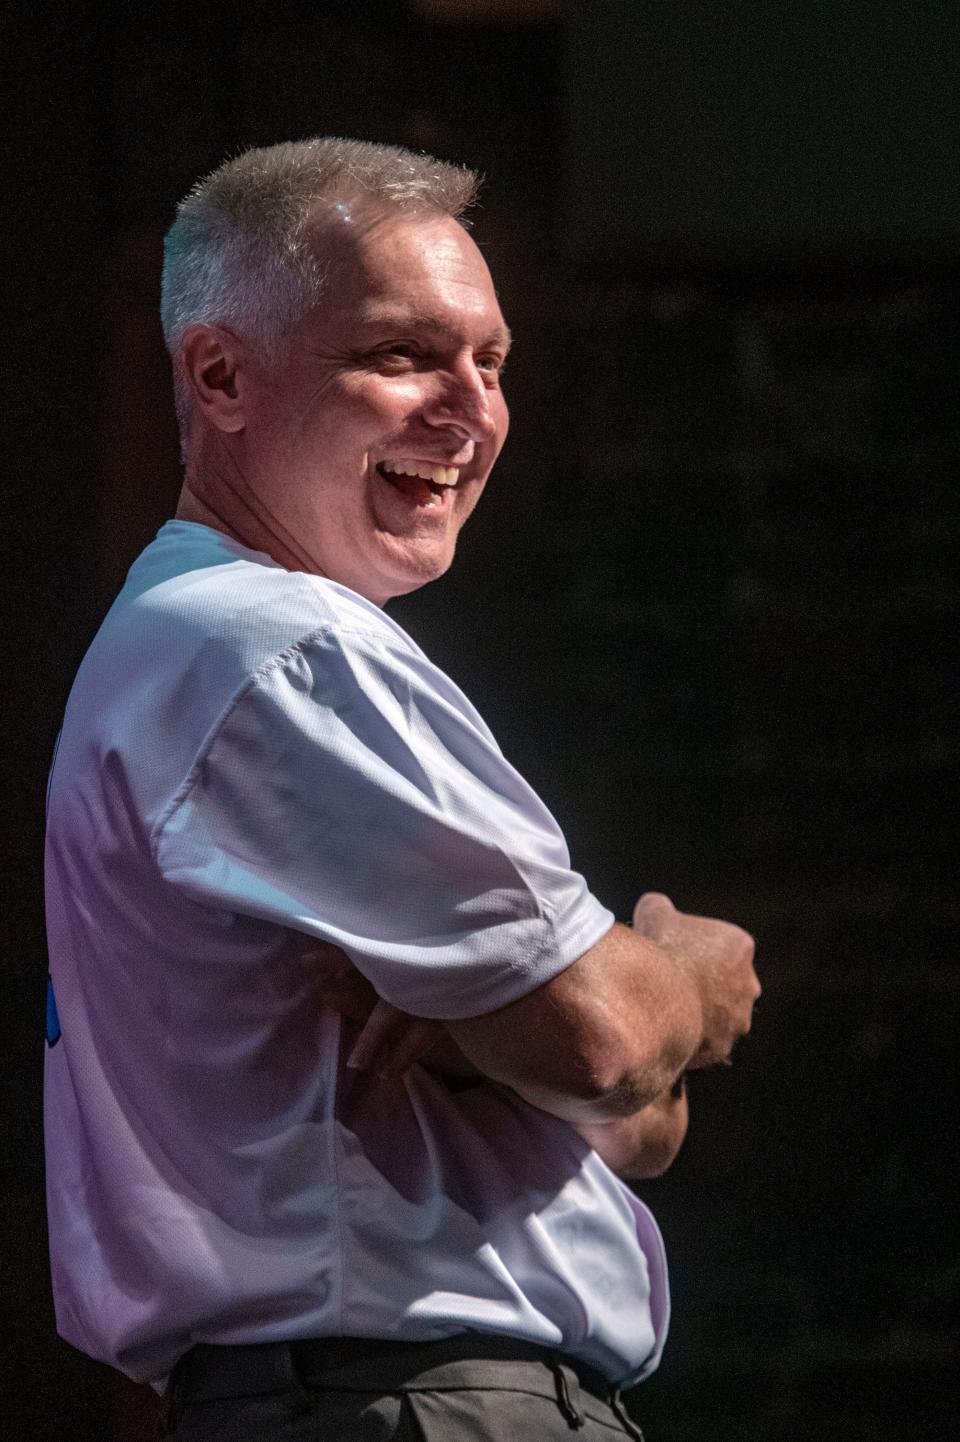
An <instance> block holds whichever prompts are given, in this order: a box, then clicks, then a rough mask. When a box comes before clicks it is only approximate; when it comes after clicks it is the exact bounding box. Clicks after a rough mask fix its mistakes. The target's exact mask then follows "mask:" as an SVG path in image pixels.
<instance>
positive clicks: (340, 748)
mask: <svg viewBox="0 0 960 1442" xmlns="http://www.w3.org/2000/svg"><path fill="white" fill-rule="evenodd" d="M154 844H155V853H156V858H157V862H158V864H159V866H160V869H161V872H162V874H163V876H164V878H165V879H166V880H167V881H168V882H169V883H171V884H172V885H174V886H176V887H178V888H180V889H181V890H182V891H183V892H185V893H186V894H187V895H188V896H189V897H190V898H191V899H192V900H193V901H195V902H197V903H199V904H201V905H204V906H211V907H217V908H220V909H227V910H229V911H233V912H236V913H240V914H244V915H248V916H254V917H258V918H260V919H264V920H268V921H273V922H276V923H277V924H279V925H282V926H285V927H291V928H295V929H297V930H300V931H302V932H305V933H306V934H308V935H312V936H316V937H318V938H321V939H323V940H325V941H330V942H333V943H335V944H336V945H338V946H340V947H342V948H343V949H344V950H345V951H346V952H347V954H348V955H349V956H350V958H351V959H352V961H353V962H354V964H355V965H356V966H357V967H358V969H359V970H360V971H362V972H363V973H364V975H365V976H367V977H368V979H369V980H370V981H371V982H372V983H373V985H374V986H375V988H376V990H377V991H378V992H379V994H380V995H381V996H383V997H384V998H385V999H386V1000H388V1001H390V1002H392V1003H393V1004H394V1005H396V1006H399V1007H402V1008H403V1009H404V1010H405V1011H409V1012H411V1013H413V1014H414V1015H418V1016H424V1017H438V1018H442V1019H446V1020H454V1019H458V1018H462V1017H468V1016H478V1015H482V1014H483V1013H485V1012H488V1011H492V1010H494V1009H495V1008H497V1007H500V1006H504V1005H506V1004H507V1003H508V1002H510V1001H513V1000H516V999H518V998H519V997H521V996H523V995H525V994H526V993H528V992H530V991H532V990H533V989H535V988H536V987H538V986H540V985H542V984H543V983H544V982H545V981H548V980H549V979H550V978H551V977H552V976H554V975H556V974H558V973H559V972H560V971H562V970H563V969H564V968H565V967H567V966H568V965H569V964H570V963H571V962H572V961H574V960H576V958H577V957H578V956H580V955H582V953H583V952H584V951H586V950H587V949H588V947H590V946H591V945H593V943H594V942H595V941H597V940H599V938H600V937H601V936H603V935H604V934H605V933H606V932H607V931H608V930H609V929H610V927H611V925H612V924H613V920H614V918H613V915H612V913H611V912H609V911H608V910H607V909H606V908H605V907H603V906H601V905H600V903H599V902H598V901H597V900H596V899H595V898H594V897H593V896H592V895H591V894H590V892H589V890H588V888H587V886H586V883H585V881H584V879H583V877H582V876H580V875H578V874H577V873H576V872H574V871H572V870H571V869H570V859H569V855H568V852H567V847H566V843H565V841H564V838H563V835H562V833H561V831H560V829H559V827H558V826H557V823H556V822H555V821H554V819H553V817H552V816H551V815H550V812H549V811H548V810H547V808H546V807H545V806H544V805H543V803H542V802H541V801H540V800H539V798H538V797H537V795H536V794H535V793H534V792H533V790H532V789H531V788H530V787H529V786H528V785H527V784H526V782H525V781H524V780H523V778H522V777H521V776H520V775H519V774H518V773H517V772H516V771H515V770H514V768H513V767H511V766H510V765H509V763H508V762H507V761H506V760H505V759H504V757H503V755H502V753H501V752H500V750H499V748H498V746H497V744H496V742H495V741H494V739H493V737H492V736H491V735H490V732H489V731H488V730H487V728H486V726H485V725H484V723H483V721H482V720H481V718H480V717H479V716H478V715H477V713H476V712H475V711H474V709H473V708H472V706H471V705H470V703H469V701H467V699H466V697H465V696H464V695H463V694H462V692H460V691H459V690H458V689H457V687H456V686H454V685H453V683H452V682H451V681H450V680H449V679H448V678H447V677H446V676H444V674H443V673H442V672H441V671H439V670H438V669H437V668H436V667H434V666H432V665H431V664H430V663H429V661H427V660H426V658H425V657H423V655H422V653H420V652H418V651H416V650H415V649H413V648H411V649H410V650H407V649H406V648H405V647H404V646H403V645H402V644H400V643H398V642H397V641H395V640H394V639H393V638H392V637H391V636H389V635H386V636H380V635H379V634H377V633H366V632H360V631H358V632H349V631H345V630H344V629H343V628H329V629H323V630H321V631H320V632H318V633H316V634H315V635H313V636H311V637H309V638H307V639H306V640H305V641H302V642H300V643H299V644H297V645H296V646H294V647H291V648H290V649H289V650H287V651H285V652H283V653H282V654H281V655H280V656H278V657H275V658H274V659H273V660H272V661H271V662H270V663H269V664H267V665H266V666H264V667H263V668H262V669H261V670H260V671H258V672H257V674H256V675H255V676H253V677H252V678H251V679H250V680H249V681H248V682H247V684H246V685H245V686H244V687H243V688H241V690H240V691H239V692H238V694H237V695H236V696H235V697H234V698H233V700H232V703H231V705H230V706H229V707H228V709H227V711H226V712H225V714H224V715H223V717H222V718H221V719H220V721H219V722H218V723H217V724H216V725H215V726H213V727H212V728H211V732H210V735H209V737H208V739H207V741H206V742H205V744H204V746H203V747H202V749H201V752H200V754H199V756H198V757H197V759H196V762H195V764H194V765H193V767H192V769H191V771H190V774H189V775H188V777H187V778H186V780H185V781H184V783H183V785H182V786H181V787H180V789H179V791H178V792H177V794H176V795H175V796H174V798H173V799H172V801H171V803H170V805H169V806H168V807H167V808H166V810H165V812H164V814H163V815H162V816H161V818H160V820H159V822H158V823H157V826H156V827H155V831H154Z"/></svg>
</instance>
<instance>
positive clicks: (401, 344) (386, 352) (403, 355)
mask: <svg viewBox="0 0 960 1442" xmlns="http://www.w3.org/2000/svg"><path fill="white" fill-rule="evenodd" d="M377 355H378V356H379V357H380V359H382V360H403V361H412V360H417V359H419V356H420V349H419V347H418V346H416V345H414V343H413V341H407V340H398V341H391V343H390V344H389V345H385V346H383V347H382V349H380V350H379V351H377Z"/></svg>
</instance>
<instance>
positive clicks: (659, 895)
mask: <svg viewBox="0 0 960 1442" xmlns="http://www.w3.org/2000/svg"><path fill="white" fill-rule="evenodd" d="M676 914H677V908H676V907H675V906H674V904H673V902H672V901H671V900H670V898H669V896H664V894H663V892H662V891H645V892H644V893H643V895H642V896H641V898H640V900H639V901H638V902H637V904H636V906H635V907H634V908H633V924H634V926H635V927H636V929H637V931H640V932H643V933H644V935H648V936H652V935H654V934H655V933H656V932H658V931H661V930H662V929H663V927H665V926H668V925H669V923H670V922H671V921H672V919H673V918H674V917H675V916H676Z"/></svg>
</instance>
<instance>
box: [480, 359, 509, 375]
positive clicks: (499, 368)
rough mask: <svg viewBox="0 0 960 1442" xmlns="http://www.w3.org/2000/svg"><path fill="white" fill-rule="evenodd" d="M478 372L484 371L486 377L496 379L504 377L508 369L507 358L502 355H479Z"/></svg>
mask: <svg viewBox="0 0 960 1442" xmlns="http://www.w3.org/2000/svg"><path fill="white" fill-rule="evenodd" d="M476 364H477V370H480V371H483V372H484V373H485V374H486V375H490V376H493V377H494V378H496V377H498V376H502V375H503V373H504V371H505V370H506V368H507V362H506V357H505V356H502V355H495V354H494V355H478V356H477V360H476Z"/></svg>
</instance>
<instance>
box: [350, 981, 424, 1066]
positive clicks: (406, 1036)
mask: <svg viewBox="0 0 960 1442" xmlns="http://www.w3.org/2000/svg"><path fill="white" fill-rule="evenodd" d="M442 1031H443V1025H442V1023H441V1022H438V1021H427V1020H425V1019H424V1018H422V1017H414V1016H408V1015H407V1013H406V1012H405V1011H400V1010H399V1008H397V1007H395V1006H391V1005H390V1003H389V1002H388V1001H383V1000H382V999H381V1000H379V1001H378V1002H377V1004H376V1006H375V1007H374V1008H373V1011H372V1012H371V1013H370V1017H369V1020H368V1021H367V1024H366V1025H365V1027H364V1028H363V1031H362V1032H361V1033H360V1035H359V1036H358V1037H357V1040H356V1042H355V1043H354V1045H353V1049H352V1051H351V1052H350V1055H349V1057H348V1058H347V1066H348V1067H349V1068H350V1070H351V1071H369V1072H373V1073H374V1074H375V1075H376V1076H378V1077H380V1078H381V1079H382V1080H385V1081H386V1080H389V1079H390V1078H392V1077H397V1076H400V1075H401V1074H402V1073H403V1072H405V1071H406V1070H407V1069H408V1068H409V1067H411V1066H412V1065H413V1064H414V1062H415V1061H418V1060H419V1059H420V1057H422V1056H423V1055H424V1054H425V1053H426V1052H428V1051H429V1050H430V1048H431V1047H432V1046H433V1044H434V1043H435V1041H436V1040H437V1037H438V1036H439V1034H440V1033H441V1032H442Z"/></svg>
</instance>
